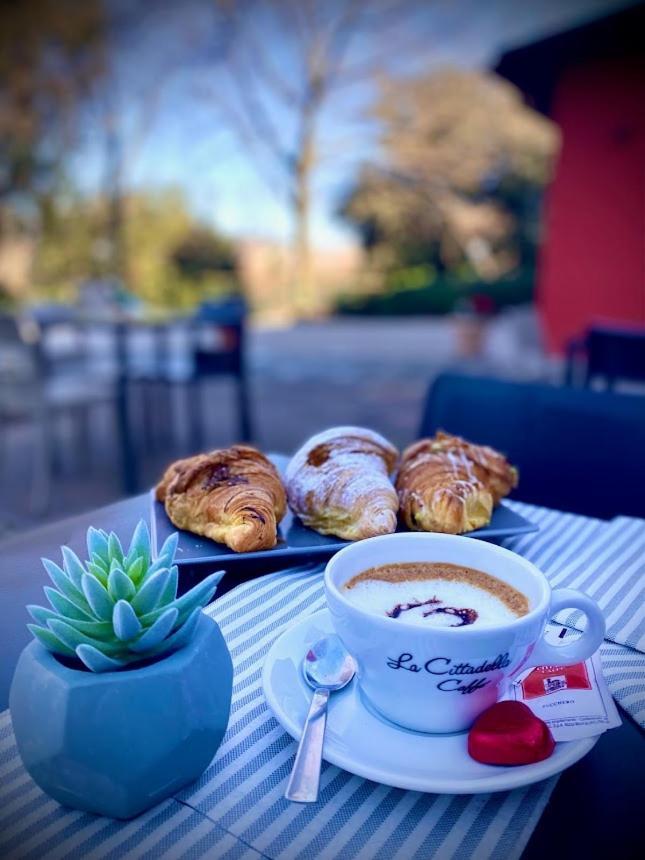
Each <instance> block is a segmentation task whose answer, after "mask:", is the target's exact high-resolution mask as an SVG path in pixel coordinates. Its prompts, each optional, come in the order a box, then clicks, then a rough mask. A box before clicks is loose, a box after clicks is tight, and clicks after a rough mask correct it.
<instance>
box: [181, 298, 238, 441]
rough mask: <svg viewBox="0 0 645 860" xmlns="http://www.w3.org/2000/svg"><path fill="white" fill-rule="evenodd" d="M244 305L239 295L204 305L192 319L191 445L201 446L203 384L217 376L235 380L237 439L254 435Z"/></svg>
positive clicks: (190, 380)
mask: <svg viewBox="0 0 645 860" xmlns="http://www.w3.org/2000/svg"><path fill="white" fill-rule="evenodd" d="M245 323H246V306H245V304H244V301H243V300H242V299H239V298H232V299H229V300H227V301H224V302H217V303H205V304H203V305H202V306H201V307H200V309H199V311H198V312H197V314H196V315H195V317H194V318H193V320H192V322H191V339H192V360H193V368H192V374H191V377H190V379H189V385H190V398H189V414H190V423H191V438H192V445H193V448H195V449H198V448H200V447H201V444H202V439H203V430H204V408H203V396H202V383H203V381H204V380H206V379H209V378H212V377H214V376H220V375H230V376H233V378H234V379H235V384H236V399H237V417H238V439H239V441H249V440H250V439H252V438H253V428H252V419H251V406H250V398H249V391H248V378H247V372H246V360H245V347H246V325H245Z"/></svg>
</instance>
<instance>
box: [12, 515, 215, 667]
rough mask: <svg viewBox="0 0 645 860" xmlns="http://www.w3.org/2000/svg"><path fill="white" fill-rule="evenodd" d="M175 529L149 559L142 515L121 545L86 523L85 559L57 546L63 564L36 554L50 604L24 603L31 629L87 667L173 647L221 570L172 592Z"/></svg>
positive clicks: (119, 663) (120, 663)
mask: <svg viewBox="0 0 645 860" xmlns="http://www.w3.org/2000/svg"><path fill="white" fill-rule="evenodd" d="M176 549H177V535H176V534H173V535H171V536H170V537H169V538H168V539H167V540H166V542H165V543H164V545H163V546H162V548H161V550H160V552H159V555H158V557H157V558H156V559H154V560H153V559H152V557H151V550H150V533H149V531H148V527H147V525H146V524H145V522H143V520H142V521H141V522H140V523H139V524H138V526H137V527H136V529H135V531H134V534H133V536H132V541H131V543H130V547H129V549H128V551H127V552H125V551H124V550H123V548H122V546H121V543H120V541H119V539H118V537H117V536H116V535H115V534H114V532H112V533H111V534H107V533H106V532H104V531H102V530H99V529H95V528H90V529H88V532H87V552H88V555H89V561H87V562H85V563H83V562H82V561H81V560H80V559H79V558H78V556H77V555H75V553H73V552H72V550H71V549H69V547H66V546H64V547H62V554H63V566H62V567H59V565H57V564H55V563H54V562H53V561H50V560H49V559H46V558H44V559H42V562H43V565H44V567H45V570H46V571H47V573H48V574H49V577H50V579H51V580H52V582H53V584H54V588H52V587H51V586H46V587H45V589H44V590H45V594H46V596H47V600H48V601H49V603H50V604H51V607H52V608H51V609H46V608H45V607H43V606H28V607H27V609H28V611H29V614H30V615H31V616H32V618H33V619H34V621H35V622H36V624H28V625H27V626H28V627H29V629H30V631H31V632H32V633H33V635H34V636H35V637H36V638H37V639H38V640H39V641H40V642H41V643H42V644H43V645H44V646H45V648H47V649H48V650H49V651H52V652H53V653H54V654H58V655H61V656H64V657H72V658H74V657H76V658H78V659H79V660H80V661H81V662H82V663H83V664H84V665H85V666H86V667H87V668H88V669H90V670H91V671H92V672H109V671H113V670H115V669H121V668H123V667H126V666H129V665H131V664H133V663H138V662H141V661H142V660H149V659H151V658H157V657H161V656H162V655H165V654H168V653H170V652H172V651H176V650H177V649H178V648H181V647H182V645H185V644H186V642H188V640H189V639H190V637H191V636H192V634H193V630H194V629H195V625H196V624H197V621H198V618H199V614H200V612H201V608H202V606H204V605H205V604H206V603H208V601H209V600H210V599H211V597H212V596H213V594H214V593H215V589H216V588H217V584H218V582H219V581H220V579H221V577H222V575H223V572H220V573H213V574H211V575H210V576H208V577H207V578H206V579H204V580H203V581H202V582H200V583H199V584H198V585H196V586H195V587H194V588H193V589H191V590H190V591H188V592H187V593H186V594H183V595H182V596H181V597H177V580H178V572H177V566H176V565H174V564H173V560H174V557H175V552H176Z"/></svg>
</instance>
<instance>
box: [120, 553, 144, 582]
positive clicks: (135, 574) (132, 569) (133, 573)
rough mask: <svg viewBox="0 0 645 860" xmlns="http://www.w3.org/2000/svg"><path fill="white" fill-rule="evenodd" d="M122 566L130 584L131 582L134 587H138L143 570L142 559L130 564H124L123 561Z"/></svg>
mask: <svg viewBox="0 0 645 860" xmlns="http://www.w3.org/2000/svg"><path fill="white" fill-rule="evenodd" d="M123 564H124V570H125V572H126V574H127V575H128V576H129V578H130V580H131V582H133V583H134V585H135V586H137V585H139V584H140V582H141V580H142V578H143V572H144V570H145V567H144V564H143V559H142V558H137V559H135V560H134V561H133V562H132V564H126V563H125V561H124V562H123Z"/></svg>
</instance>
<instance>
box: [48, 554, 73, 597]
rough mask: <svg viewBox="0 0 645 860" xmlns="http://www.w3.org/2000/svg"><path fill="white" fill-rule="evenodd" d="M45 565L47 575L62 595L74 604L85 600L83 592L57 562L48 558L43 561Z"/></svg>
mask: <svg viewBox="0 0 645 860" xmlns="http://www.w3.org/2000/svg"><path fill="white" fill-rule="evenodd" d="M41 561H42V563H43V567H44V568H45V570H46V571H47V574H48V576H49V578H50V579H51V581H52V582H53V583H54V585H55V586H56V588H57V589H58V591H60V592H61V594H64V595H65V596H66V597H69V599H70V600H71V601H72V602H76V601H78V600H79V599H80V600H81V601H82V600H83V592H82V591H79V589H78V588H77V587H76V586H75V585H74V583H73V582H72V581H71V579H69V578H68V577H67V574H66V573H65V571H64V570H63V569H62V567H59V566H58V565H57V564H56V563H55V562H53V561H51V560H50V559H48V558H43V559H41Z"/></svg>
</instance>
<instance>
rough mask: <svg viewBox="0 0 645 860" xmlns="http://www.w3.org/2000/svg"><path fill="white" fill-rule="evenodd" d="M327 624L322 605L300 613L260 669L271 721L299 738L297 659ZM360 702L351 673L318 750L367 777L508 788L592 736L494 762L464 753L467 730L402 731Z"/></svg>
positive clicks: (430, 786) (568, 760) (448, 787)
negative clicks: (509, 762)
mask: <svg viewBox="0 0 645 860" xmlns="http://www.w3.org/2000/svg"><path fill="white" fill-rule="evenodd" d="M332 631H333V627H332V621H331V616H330V615H329V612H328V611H327V610H326V609H323V610H321V611H320V612H316V613H315V614H313V615H309V616H307V617H306V618H303V619H302V621H300V622H298V623H297V624H295V625H294V626H293V627H291V628H289V629H288V630H286V631H285V632H284V633H283V634H282V636H280V638H279V639H278V640H277V641H276V642H274V644H273V647H272V648H271V650H270V651H269V653H268V654H267V657H266V660H265V663H264V669H263V672H262V686H263V687H264V695H265V696H266V700H267V702H268V704H269V707H270V708H271V710H272V711H273V713H274V715H275V717H276V719H277V720H278V722H279V723H280V724H281V725H282V726H283V727H284V728H285V729H286V731H287V732H289V734H290V735H291V736H292V737H294V738H299V737H300V733H301V731H302V725H303V723H304V721H305V716H306V714H307V711H308V709H309V702H310V699H311V690H310V689H309V688H308V686H307V684H306V683H305V681H304V679H303V677H302V672H301V668H300V667H301V662H302V658H303V655H304V654H305V653H306V651H307V649H308V648H309V647H310V646H311V645H313V643H314V642H316V641H318V640H319V639H321V638H322V637H323V636H326V635H327V634H328V633H331V632H332ZM368 708H369V706H367V705H366V703H365V702H364V700H363V698H362V696H361V694H360V692H359V689H358V686H357V683H356V680H354V681H352V683H351V684H350V685H349V686H348V687H346V688H345V689H344V690H341V691H340V692H338V693H333V694H332V696H331V698H330V701H329V716H328V719H327V731H326V734H325V747H324V752H323V756H324V758H325V760H326V761H328V762H330V763H331V764H335V765H338V767H341V768H343V769H344V770H347V771H349V772H350V773H354V774H356V775H358V776H362V777H365V778H366V779H371V780H374V781H375V782H381V783H383V784H385V785H391V786H394V787H396V788H407V789H412V790H413V791H428V792H434V793H437V794H480V793H482V792H490V791H507V790H508V789H512V788H519V787H520V786H524V785H530V784H531V783H534V782H539V781H540V780H542V779H546V778H547V777H549V776H553V775H554V774H556V773H560V771H563V770H565V768H567V767H569V766H570V765H572V764H574V763H575V762H577V761H578V760H579V759H581V758H582V757H583V756H584V755H585V754H586V753H588V752H589V750H590V749H591V748H592V747H593V746H594V744H595V743H596V741H597V740H598V738H597V737H594V738H584V739H583V740H578V741H568V742H566V743H558V744H557V745H556V748H555V752H554V753H553V755H552V756H551V757H550V758H548V759H546V761H541V762H538V763H537V764H530V765H519V766H516V767H496V766H492V765H485V764H479V762H476V761H474V760H473V759H472V758H470V756H469V755H468V752H467V749H466V741H467V733H466V732H460V733H455V734H449V735H428V734H422V733H421V732H413V731H408V730H407V729H402V728H400V727H399V726H395V725H394V724H393V723H390V722H388V721H387V720H385V719H383V717H381V716H379V715H377V714H376V713H375V712H374V711H373V710H372V709H371V708H369V709H368Z"/></svg>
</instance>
